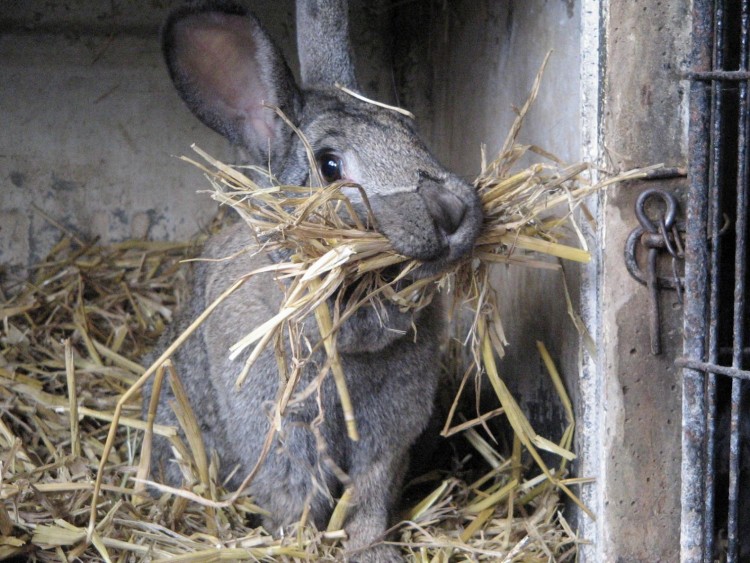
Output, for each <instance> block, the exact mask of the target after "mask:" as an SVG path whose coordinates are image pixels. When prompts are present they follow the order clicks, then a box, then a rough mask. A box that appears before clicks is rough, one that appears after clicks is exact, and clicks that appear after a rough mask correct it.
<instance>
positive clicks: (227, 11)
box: [145, 0, 483, 562]
mask: <svg viewBox="0 0 750 563" xmlns="http://www.w3.org/2000/svg"><path fill="white" fill-rule="evenodd" d="M347 9H348V6H347V2H346V0H299V1H298V2H297V7H296V18H297V21H296V25H297V38H298V51H299V60H300V66H301V72H300V74H301V86H298V85H297V83H296V81H295V79H294V77H293V75H292V73H291V72H290V70H289V68H288V66H287V64H286V62H285V61H284V60H283V58H282V57H281V55H280V53H279V50H278V49H277V47H276V46H275V45H274V43H273V42H272V41H271V39H270V38H269V37H268V35H267V33H266V31H265V30H264V28H263V27H262V26H261V24H260V23H259V22H258V21H257V19H256V18H255V17H254V16H253V15H251V14H250V13H248V12H247V11H246V10H245V9H244V8H243V7H241V6H239V5H235V4H232V3H227V2H209V3H205V4H197V5H196V4H190V5H187V6H183V7H181V8H178V9H177V10H176V11H174V12H172V13H171V15H170V16H169V17H168V19H167V21H166V23H165V25H164V28H163V31H162V46H163V52H164V56H165V59H166V63H167V67H168V70H169V74H170V76H171V78H172V80H173V82H174V85H175V87H176V89H177V91H178V92H179V94H180V96H181V97H182V99H183V100H184V102H185V103H186V104H187V106H188V108H189V109H190V110H191V111H192V112H193V113H194V114H195V115H196V116H197V117H198V118H199V119H200V120H201V121H202V122H203V123H205V124H206V125H207V126H209V127H210V128H212V129H214V130H216V131H218V132H219V133H221V134H222V135H224V136H225V137H226V138H227V139H228V140H229V141H230V142H232V143H234V144H237V145H240V146H242V147H243V148H244V149H245V150H246V151H247V153H248V155H249V156H250V160H251V161H253V162H254V163H256V164H260V165H265V166H269V165H270V169H271V172H272V173H273V174H274V175H275V176H276V177H277V178H278V180H279V182H281V184H282V185H308V184H309V183H310V181H311V180H310V165H309V162H308V159H307V155H306V152H305V148H304V146H303V144H302V142H301V141H300V139H299V137H298V136H297V135H296V134H295V133H294V132H293V131H292V130H291V129H290V128H289V127H288V125H287V124H285V123H284V122H283V121H282V120H281V119H280V118H279V116H278V115H277V114H276V113H275V112H274V111H273V110H271V109H269V108H268V107H267V105H265V104H270V105H273V106H277V107H279V108H281V110H282V111H283V112H284V113H285V115H286V116H288V118H289V119H290V120H291V121H292V122H293V123H294V124H295V125H296V126H297V127H298V128H299V130H300V131H301V132H302V133H303V134H304V136H305V137H306V139H307V140H308V141H309V143H310V144H311V146H312V148H313V151H314V153H315V156H316V162H317V166H318V170H319V172H320V176H321V177H322V178H323V180H324V181H326V182H333V181H336V180H339V179H345V180H349V181H352V182H355V183H357V184H359V185H361V186H362V188H363V190H364V191H365V193H366V195H367V200H368V201H369V205H370V208H371V210H372V214H373V216H374V220H375V222H376V228H377V230H378V231H379V232H381V233H382V234H383V235H385V236H386V237H387V238H388V240H389V241H390V243H391V244H392V246H393V247H394V248H395V249H396V251H397V252H399V253H401V254H403V255H405V256H408V257H411V258H416V259H418V260H420V261H421V262H422V266H421V268H420V270H419V271H418V272H417V273H416V274H414V275H415V276H420V275H428V274H431V273H435V272H440V271H443V270H444V269H446V268H448V267H449V266H450V265H451V264H454V263H455V262H456V261H458V260H461V259H466V258H467V257H469V256H470V255H471V251H472V248H473V246H474V243H475V240H476V238H477V236H478V233H479V230H480V226H481V223H482V218H483V215H482V210H481V204H480V200H479V198H478V196H477V194H476V191H475V189H474V188H473V187H472V186H470V185H469V184H467V183H465V182H464V181H462V180H461V179H459V178H458V177H457V176H456V175H454V174H452V173H450V172H448V171H447V170H445V169H444V168H443V167H442V166H441V165H440V164H439V163H438V162H437V161H436V159H435V158H434V157H433V156H432V155H431V154H430V152H429V151H428V149H427V148H426V147H425V144H424V143H423V141H422V140H421V139H420V138H419V136H418V135H417V133H416V128H415V124H414V122H413V120H412V119H411V118H410V117H407V116H405V115H402V114H401V113H398V112H396V111H393V110H392V109H389V108H385V107H379V106H376V105H374V104H372V103H369V102H367V101H362V100H359V99H357V98H355V97H353V96H351V95H350V94H348V93H345V92H343V91H342V90H341V89H339V88H337V87H335V85H336V84H340V85H343V86H346V87H347V88H349V89H351V90H357V89H358V86H357V82H356V77H355V73H354V67H353V63H352V54H351V49H350V46H349V41H348V20H347V17H348V16H347ZM357 194H358V192H357V191H356V190H355V191H352V193H351V194H350V195H351V196H352V197H351V198H352V201H353V203H354V204H355V206H357V208H358V209H359V210H360V211H361V212H364V211H363V209H364V203H363V201H362V198H361V197H358V195H357ZM256 246H257V242H256V240H255V239H254V237H253V235H252V233H251V232H250V228H249V227H247V225H245V224H243V223H242V222H239V223H236V224H234V225H231V226H229V227H226V228H225V229H224V230H223V231H221V232H220V233H219V234H217V235H214V236H213V237H212V238H210V239H209V241H208V242H207V243H206V245H205V247H204V250H203V256H204V257H207V258H223V257H227V256H230V255H235V254H237V256H236V257H235V258H234V259H232V260H225V261H219V262H216V261H214V262H211V261H204V262H198V263H196V265H195V271H194V274H193V275H194V277H193V281H192V296H191V298H190V300H189V302H188V303H187V304H186V305H185V306H184V307H183V308H182V310H181V311H180V312H179V313H178V314H177V318H176V320H175V322H174V323H173V325H172V327H171V328H170V330H169V331H168V333H167V334H166V335H165V336H164V337H163V339H162V342H161V344H160V345H159V346H158V347H157V349H162V350H163V349H165V348H166V345H168V344H169V343H171V341H172V340H173V339H174V337H175V336H176V335H178V334H180V333H181V332H182V330H184V329H185V328H186V327H187V326H188V324H189V323H190V322H191V321H192V320H193V319H195V317H196V316H197V315H199V314H200V313H201V312H203V311H204V309H205V308H206V306H207V305H209V304H210V303H211V302H212V301H213V300H214V299H215V298H216V297H217V296H218V295H219V294H220V293H221V292H222V291H223V290H224V289H226V287H228V286H229V284H230V283H232V282H233V281H234V280H236V279H238V278H239V277H241V276H243V275H244V274H246V273H248V272H250V271H253V270H256V269H258V268H259V267H262V266H263V265H267V264H269V263H270V261H273V260H279V259H282V258H283V257H282V256H278V255H273V254H271V255H270V256H269V255H268V253H262V252H261V253H258V252H244V253H243V252H241V251H242V250H244V249H247V248H253V247H256ZM280 283H281V282H279V281H277V280H274V279H273V277H272V276H271V275H270V274H259V275H257V276H255V277H252V278H250V279H249V281H248V282H247V283H245V284H244V285H243V286H242V287H241V289H239V290H238V291H237V292H236V293H234V294H233V295H232V297H231V298H230V299H229V300H228V301H227V302H225V303H224V304H223V305H221V306H219V307H218V309H217V310H216V311H215V312H214V313H213V314H212V315H211V316H209V317H208V319H207V320H206V321H205V322H204V323H203V324H202V325H201V326H200V328H199V329H198V330H197V331H196V333H195V334H194V335H193V336H191V337H190V339H188V340H187V342H186V343H185V344H184V345H183V346H182V347H181V348H180V349H179V350H178V352H177V353H176V354H175V357H174V360H175V365H176V369H177V372H178V374H179V376H180V379H181V381H182V382H183V385H184V387H185V389H186V391H187V393H188V395H189V399H190V402H191V405H192V407H193V410H194V411H195V413H196V416H197V418H198V420H199V423H200V427H201V431H202V434H203V438H204V444H205V447H206V451H207V452H211V451H215V452H216V453H217V454H218V456H219V458H220V462H221V463H220V465H221V471H222V474H221V475H220V477H221V478H222V479H224V478H227V476H228V474H229V473H230V472H231V471H232V470H235V471H234V473H233V474H232V475H231V478H230V479H229V481H228V482H229V485H230V486H233V487H238V486H239V484H240V483H241V482H242V480H243V478H244V477H245V476H246V475H247V474H248V473H249V472H250V471H251V470H252V468H253V467H254V465H255V464H256V462H257V460H258V459H259V456H260V455H261V450H262V447H263V443H264V440H265V437H266V435H267V433H268V430H269V427H270V426H269V425H270V419H269V416H270V413H271V412H272V411H271V409H272V405H273V404H274V403H275V400H276V398H277V394H278V392H279V385H280V384H279V380H280V377H279V373H278V366H277V361H276V359H275V357H274V354H273V352H272V351H265V352H264V353H263V354H262V355H261V356H260V358H259V359H258V360H257V362H256V363H255V364H253V367H252V369H251V371H250V374H249V376H248V378H247V380H246V381H245V383H244V384H243V385H242V386H241V387H240V388H239V389H236V388H235V380H236V378H237V376H238V374H239V373H240V371H241V370H242V367H243V365H244V363H245V359H246V357H239V358H237V359H235V360H234V361H232V360H230V359H229V358H228V349H229V347H230V345H232V344H233V343H234V342H236V341H237V340H238V339H240V338H241V337H242V336H244V335H245V334H247V333H249V332H250V331H251V330H252V329H253V328H255V327H256V326H257V325H258V324H259V323H262V322H263V321H265V320H267V319H269V318H270V317H272V316H273V315H274V314H275V313H277V312H278V310H279V305H280V303H281V298H282V293H283V291H282V289H280ZM334 298H335V296H334ZM331 299H333V298H331ZM445 309H446V308H445V305H444V303H443V302H442V301H441V299H437V298H436V299H434V300H433V301H432V302H431V303H430V304H429V305H427V306H426V307H424V308H422V309H421V310H419V311H417V312H412V311H410V312H404V311H402V310H399V308H398V307H397V306H396V305H395V304H388V303H386V304H384V305H382V306H381V307H379V308H377V310H376V308H375V307H374V306H372V307H370V306H365V307H363V308H361V309H360V310H358V311H357V313H356V314H355V315H353V316H352V317H351V318H349V319H348V320H347V321H345V322H344V323H343V325H342V326H341V328H340V331H339V333H338V335H337V347H338V352H339V354H340V358H341V362H342V365H343V368H344V372H345V376H346V381H347V384H348V388H349V391H350V394H351V401H352V404H353V410H354V414H355V418H356V424H357V428H358V431H359V434H360V439H359V440H358V441H353V440H351V439H350V438H348V436H347V432H346V429H345V422H344V417H343V413H342V409H341V405H340V402H339V397H338V394H337V391H336V388H335V385H334V382H333V380H332V378H331V377H330V375H329V376H327V377H326V378H325V379H324V381H323V384H322V389H321V398H320V405H321V407H322V409H323V411H324V415H325V416H324V421H323V422H322V424H320V425H319V426H318V427H317V430H316V431H313V427H312V425H313V422H314V420H315V418H316V417H317V416H318V415H319V405H318V397H317V396H316V394H313V395H312V396H310V397H307V398H305V399H303V400H300V401H298V402H297V403H296V404H294V405H293V406H290V408H289V409H288V410H287V412H286V413H285V416H284V417H283V420H282V424H281V430H280V432H279V433H278V434H277V435H276V437H275V441H274V443H273V446H272V448H271V450H270V452H269V453H268V455H267V457H266V458H265V461H264V462H263V464H262V465H261V466H260V469H259V471H258V473H257V474H256V476H255V478H254V479H253V480H252V481H251V482H250V484H249V485H248V490H247V492H248V493H249V494H250V495H252V497H253V499H254V502H256V503H257V504H258V505H259V506H261V507H262V508H263V509H265V511H267V515H265V516H263V524H264V526H265V527H266V529H267V530H269V531H270V532H272V533H277V532H278V531H279V530H280V529H282V528H283V527H285V526H289V525H291V524H293V523H295V522H297V521H298V520H299V519H300V517H301V515H302V514H303V510H305V509H306V507H307V510H308V522H311V523H313V524H314V525H315V526H316V527H317V528H318V529H325V527H326V524H327V522H328V520H329V518H330V516H331V513H332V509H333V506H334V502H335V501H334V499H336V498H337V497H338V496H339V495H340V494H341V493H342V491H343V484H342V481H347V480H348V482H347V485H348V484H350V485H351V488H352V491H353V495H352V501H351V506H350V509H349V511H348V512H347V516H346V520H345V523H344V528H345V531H346V535H347V540H346V541H345V543H344V548H345V550H346V553H347V558H349V559H350V560H353V561H361V562H379V561H401V560H402V559H401V557H400V555H399V551H398V550H397V549H396V548H395V547H394V546H391V545H387V544H384V543H381V540H382V539H383V538H384V536H385V534H386V532H387V530H388V528H389V526H391V524H392V521H391V520H392V518H393V516H394V508H395V507H396V503H397V501H398V499H399V494H400V489H401V486H402V481H403V477H404V473H405V470H406V467H407V463H408V458H409V449H410V447H411V446H412V444H413V443H414V442H415V441H416V440H417V438H418V436H419V435H420V433H421V432H422V431H423V429H424V428H425V427H426V426H427V424H428V421H429V419H430V414H431V410H432V404H433V397H434V395H435V391H436V387H437V384H438V377H439V373H440V351H441V346H442V345H443V343H444V341H445V339H446V320H445V317H446V311H445ZM316 327H317V325H315V322H314V320H312V321H309V323H308V324H307V325H305V327H304V330H305V336H306V338H308V339H309V340H310V341H311V342H313V343H314V342H315V341H316V339H319V335H318V332H317V328H316ZM324 362H325V356H324V353H323V352H320V353H318V355H317V356H315V355H314V356H313V357H312V360H311V361H310V362H309V363H308V364H306V365H305V367H304V373H303V374H302V377H301V380H300V382H299V384H298V386H297V389H305V388H306V386H307V385H308V384H310V383H311V382H312V381H313V380H314V379H315V378H316V377H317V376H318V374H319V372H320V370H321V368H322V366H323V364H324ZM149 393H150V391H148V390H147V393H146V397H148V394H149ZM162 394H163V395H166V397H163V398H161V400H160V403H161V406H160V408H159V409H158V413H157V422H160V423H163V424H174V425H176V418H175V415H174V413H173V412H172V410H171V409H170V408H169V407H168V406H165V405H166V404H167V402H168V401H169V400H170V398H171V397H172V395H171V391H169V390H166V389H165V390H164V391H162ZM145 403H146V404H147V403H148V399H147V400H146V401H145ZM172 457H173V454H172V451H171V448H170V446H169V443H168V442H167V441H166V440H164V441H159V440H158V439H157V440H156V442H155V443H154V450H153V464H152V467H154V468H155V469H154V470H153V473H154V475H155V476H156V475H158V474H159V472H158V471H157V470H156V468H161V471H162V474H163V475H164V476H165V478H166V480H167V481H168V482H169V483H171V484H173V485H177V484H179V483H180V470H179V467H178V466H177V464H176V463H174V461H171V458H172ZM342 472H343V473H344V476H343V477H342Z"/></svg>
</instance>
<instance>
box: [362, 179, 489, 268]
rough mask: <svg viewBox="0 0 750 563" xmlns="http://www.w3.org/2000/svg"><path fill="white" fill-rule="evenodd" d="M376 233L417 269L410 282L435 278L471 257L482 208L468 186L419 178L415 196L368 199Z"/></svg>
mask: <svg viewBox="0 0 750 563" xmlns="http://www.w3.org/2000/svg"><path fill="white" fill-rule="evenodd" d="M371 202H372V204H373V209H374V211H375V218H376V221H377V228H378V230H379V231H380V232H382V233H383V234H384V235H385V236H386V237H388V240H389V241H390V242H391V244H392V245H393V248H394V249H395V250H396V251H397V252H398V253H400V254H403V255H404V256H407V257H409V258H414V259H416V260H419V261H421V262H422V263H423V265H422V267H421V268H420V269H419V271H418V272H415V276H417V277H424V276H429V275H434V274H436V273H440V272H441V271H444V270H445V269H447V268H449V267H450V266H452V265H453V264H455V263H457V262H459V261H461V260H463V259H466V258H468V257H470V256H471V253H472V250H473V249H474V243H475V242H476V239H477V237H478V236H479V231H480V228H481V226H482V217H483V214H482V206H481V202H480V200H479V197H478V195H477V193H476V190H474V189H473V188H472V187H471V186H469V185H468V184H465V183H463V182H461V181H460V180H458V179H457V178H455V177H452V176H448V177H446V178H443V179H436V178H433V177H431V176H427V175H426V174H421V175H420V180H419V183H418V185H417V187H416V189H415V190H412V191H404V192H397V193H391V194H387V195H378V196H374V197H372V198H371Z"/></svg>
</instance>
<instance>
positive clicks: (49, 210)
mask: <svg viewBox="0 0 750 563" xmlns="http://www.w3.org/2000/svg"><path fill="white" fill-rule="evenodd" d="M14 4H16V5H15V6H14V9H13V10H1V11H0V116H1V118H0V119H2V135H0V264H1V265H2V269H1V270H0V271H4V272H5V275H6V277H8V278H10V279H15V278H22V277H23V276H24V268H25V267H26V266H28V265H30V264H32V263H34V262H36V261H38V260H39V259H41V258H43V257H44V256H45V255H46V253H47V252H48V251H49V250H50V248H51V247H52V245H53V244H54V243H55V242H56V241H57V240H58V239H59V237H60V231H59V229H58V227H56V226H54V223H57V224H59V225H62V226H63V227H65V228H67V229H70V230H71V231H74V232H77V233H79V234H81V235H84V236H87V237H95V236H96V237H100V238H101V239H102V240H103V241H117V240H122V239H125V238H130V237H144V236H147V237H149V238H153V239H173V240H174V239H186V238H188V237H190V236H192V235H194V234H195V233H196V232H197V231H198V230H199V229H200V228H201V226H203V225H205V224H206V223H207V222H208V221H209V219H210V218H211V216H212V215H213V214H214V213H215V210H216V206H215V204H214V203H213V202H212V201H211V200H210V199H209V197H208V196H207V195H206V194H198V193H196V192H197V191H198V190H202V189H205V188H206V186H207V183H206V181H205V180H204V179H203V178H202V176H201V175H200V173H198V172H197V171H196V169H194V168H193V167H192V166H190V165H188V164H185V163H183V162H181V161H179V160H178V159H176V158H174V157H175V156H179V155H183V154H189V153H190V152H191V151H190V144H191V143H193V142H195V143H197V144H198V145H199V146H200V147H201V148H203V149H204V150H206V151H208V152H209V153H211V154H212V155H214V156H216V157H217V158H220V159H223V160H225V161H229V162H236V161H238V160H239V159H240V155H238V154H236V152H235V150H234V149H232V148H231V147H229V146H228V143H226V141H225V140H224V139H223V138H221V137H220V136H219V135H216V134H214V133H213V132H212V131H210V130H208V129H207V128H206V127H205V126H203V125H202V124H201V123H200V122H199V121H198V120H197V119H195V118H194V117H193V116H192V115H191V114H190V112H189V111H188V110H187V109H186V108H185V107H184V105H183V103H182V101H181V100H180V99H179V97H178V96H177V94H176V93H175V91H174V89H173V87H172V85H171V82H170V80H169V78H168V76H167V73H166V70H165V67H164V64H163V62H162V57H161V51H160V46H159V42H158V29H159V26H160V24H161V21H162V20H163V19H164V17H165V14H166V13H167V12H168V10H169V8H170V7H172V6H175V5H179V4H181V2H178V1H176V0H171V1H163V2H152V1H147V0H138V1H135V2H116V1H115V2H108V3H102V2H98V1H95V0H78V1H70V2H44V1H41V0H40V1H29V2H17V3H14ZM353 5H354V6H355V9H354V10H353V13H354V14H356V17H355V18H354V21H353V24H352V25H353V27H354V34H353V35H354V37H356V38H357V42H356V45H355V46H356V48H357V55H358V58H359V59H360V60H361V61H362V62H363V64H362V65H361V66H362V71H361V78H362V83H363V84H364V85H365V87H366V88H367V89H368V90H369V91H370V93H372V94H373V95H379V96H380V97H381V98H382V97H388V94H389V93H390V92H391V91H392V81H391V77H390V73H388V67H387V65H386V64H385V63H384V57H385V54H384V53H385V43H384V41H383V37H384V33H383V31H382V29H381V24H380V22H382V21H384V19H383V18H384V16H385V12H384V11H383V10H382V9H381V7H380V4H379V3H378V2H369V3H367V2H353ZM253 9H254V10H255V12H256V13H257V14H258V16H259V17H260V18H261V19H262V20H263V22H264V24H265V25H266V27H267V28H268V29H269V32H270V33H271V34H272V35H273V36H274V37H275V38H277V39H278V41H279V44H280V45H281V46H282V49H283V51H284V52H285V54H286V56H287V58H288V59H289V60H290V62H291V64H292V66H293V67H294V66H296V60H295V58H294V53H295V42H294V24H293V21H294V19H293V12H294V10H293V2H292V1H291V0H286V1H282V2H280V1H273V2H272V1H268V0H266V1H262V2H261V1H257V2H254V3H253ZM50 219H51V220H50Z"/></svg>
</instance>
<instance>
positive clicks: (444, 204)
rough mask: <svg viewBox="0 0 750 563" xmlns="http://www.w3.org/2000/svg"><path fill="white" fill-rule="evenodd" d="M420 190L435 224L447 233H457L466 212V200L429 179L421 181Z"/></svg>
mask: <svg viewBox="0 0 750 563" xmlns="http://www.w3.org/2000/svg"><path fill="white" fill-rule="evenodd" d="M418 191H419V194H420V195H421V196H422V199H424V202H425V205H426V206H427V211H428V212H429V214H430V216H431V217H432V219H433V220H434V221H435V224H436V225H437V226H438V227H439V228H440V229H442V230H443V231H445V233H446V234H449V235H452V234H453V233H455V232H456V231H457V230H458V227H459V226H461V221H463V218H464V215H465V214H466V205H465V204H464V202H463V201H461V199H460V198H459V197H458V196H456V195H455V194H453V193H452V192H450V191H449V190H448V189H447V188H445V187H443V186H442V185H440V184H438V183H436V182H433V181H429V180H428V181H424V182H421V183H420V185H419V190H418Z"/></svg>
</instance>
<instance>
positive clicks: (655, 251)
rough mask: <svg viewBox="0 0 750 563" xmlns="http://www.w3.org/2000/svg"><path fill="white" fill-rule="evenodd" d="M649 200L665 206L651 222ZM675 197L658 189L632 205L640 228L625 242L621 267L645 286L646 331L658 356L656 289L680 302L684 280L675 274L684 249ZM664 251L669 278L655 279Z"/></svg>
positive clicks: (658, 333) (659, 344) (658, 330)
mask: <svg viewBox="0 0 750 563" xmlns="http://www.w3.org/2000/svg"><path fill="white" fill-rule="evenodd" d="M650 199H657V200H658V199H660V200H661V201H662V202H663V203H664V204H665V206H666V208H665V209H664V210H663V211H660V212H659V214H658V216H657V217H656V218H655V219H651V218H650V217H649V216H648V215H647V214H646V205H647V202H648V201H649V200H650ZM678 207H679V205H678V203H677V198H675V196H674V195H673V194H671V193H670V192H668V191H666V190H663V189H661V188H650V189H647V190H644V191H643V192H642V193H641V194H640V195H639V196H638V199H637V200H636V202H635V215H636V217H637V218H638V222H639V223H640V225H639V226H638V227H636V228H635V229H633V230H632V232H631V233H630V235H628V239H627V241H626V242H625V265H626V266H627V268H628V272H630V275H631V276H633V278H634V279H635V280H636V281H638V282H640V283H642V284H643V285H645V286H646V287H648V290H649V298H650V302H651V303H650V309H649V330H650V334H651V353H652V354H660V353H661V335H660V325H661V314H660V312H659V290H660V289H671V290H675V291H677V299H678V300H679V302H680V303H682V290H683V286H684V279H683V277H681V276H680V275H679V274H678V262H679V261H684V260H685V248H684V245H683V243H682V233H684V232H685V224H684V223H683V222H678V221H677V209H678ZM638 243H640V244H641V246H643V247H644V248H645V249H647V250H648V255H647V267H646V272H645V273H644V272H643V270H642V269H641V267H640V265H639V264H638V261H637V260H636V245H637V244H638ZM660 251H667V252H668V253H669V254H670V255H671V256H672V272H671V275H670V276H659V274H658V273H657V265H658V261H657V258H658V255H659V252H660Z"/></svg>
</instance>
